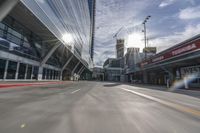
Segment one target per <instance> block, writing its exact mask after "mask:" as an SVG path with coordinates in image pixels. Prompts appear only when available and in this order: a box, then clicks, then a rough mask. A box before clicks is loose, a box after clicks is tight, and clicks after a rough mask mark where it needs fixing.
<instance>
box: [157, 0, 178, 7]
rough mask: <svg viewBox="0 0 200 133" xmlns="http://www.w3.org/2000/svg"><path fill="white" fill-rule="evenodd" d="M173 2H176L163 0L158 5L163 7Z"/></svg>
mask: <svg viewBox="0 0 200 133" xmlns="http://www.w3.org/2000/svg"><path fill="white" fill-rule="evenodd" d="M174 2H176V0H164V1H162V2H161V3H160V5H159V7H160V8H163V7H166V6H169V5H171V4H173V3H174Z"/></svg>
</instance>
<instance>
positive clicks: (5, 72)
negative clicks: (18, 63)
mask: <svg viewBox="0 0 200 133" xmlns="http://www.w3.org/2000/svg"><path fill="white" fill-rule="evenodd" d="M8 62H9V61H8V60H6V66H5V71H4V76H3V80H5V79H6V76H7V70H8Z"/></svg>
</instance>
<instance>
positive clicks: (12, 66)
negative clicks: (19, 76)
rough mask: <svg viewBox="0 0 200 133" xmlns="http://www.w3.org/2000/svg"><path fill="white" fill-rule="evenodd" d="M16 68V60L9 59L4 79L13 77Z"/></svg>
mask: <svg viewBox="0 0 200 133" xmlns="http://www.w3.org/2000/svg"><path fill="white" fill-rule="evenodd" d="M16 69H17V62H14V61H9V62H8V70H7V75H6V79H15V74H16Z"/></svg>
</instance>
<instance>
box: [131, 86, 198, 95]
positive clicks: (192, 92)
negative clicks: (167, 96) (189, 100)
mask: <svg viewBox="0 0 200 133" xmlns="http://www.w3.org/2000/svg"><path fill="white" fill-rule="evenodd" d="M128 85H131V86H136V87H144V88H148V89H153V90H160V91H168V92H173V93H180V94H185V95H189V96H193V97H197V98H200V88H195V89H194V88H189V89H173V90H172V89H170V88H167V87H166V86H161V85H150V84H128Z"/></svg>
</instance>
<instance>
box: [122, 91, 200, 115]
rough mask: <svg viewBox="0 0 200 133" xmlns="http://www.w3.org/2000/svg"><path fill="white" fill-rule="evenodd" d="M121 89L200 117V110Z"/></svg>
mask: <svg viewBox="0 0 200 133" xmlns="http://www.w3.org/2000/svg"><path fill="white" fill-rule="evenodd" d="M121 89H122V90H124V91H127V92H130V93H133V94H136V95H138V96H141V97H144V98H146V99H150V100H152V101H155V102H158V103H161V104H163V105H165V106H168V107H171V108H173V109H176V110H178V111H181V112H186V113H189V114H191V115H195V116H198V117H200V110H196V109H191V108H189V107H186V106H182V105H179V104H175V103H172V102H168V101H164V100H161V99H159V98H156V97H152V96H149V95H146V94H143V93H139V92H136V91H133V90H129V89H125V88H121Z"/></svg>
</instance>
